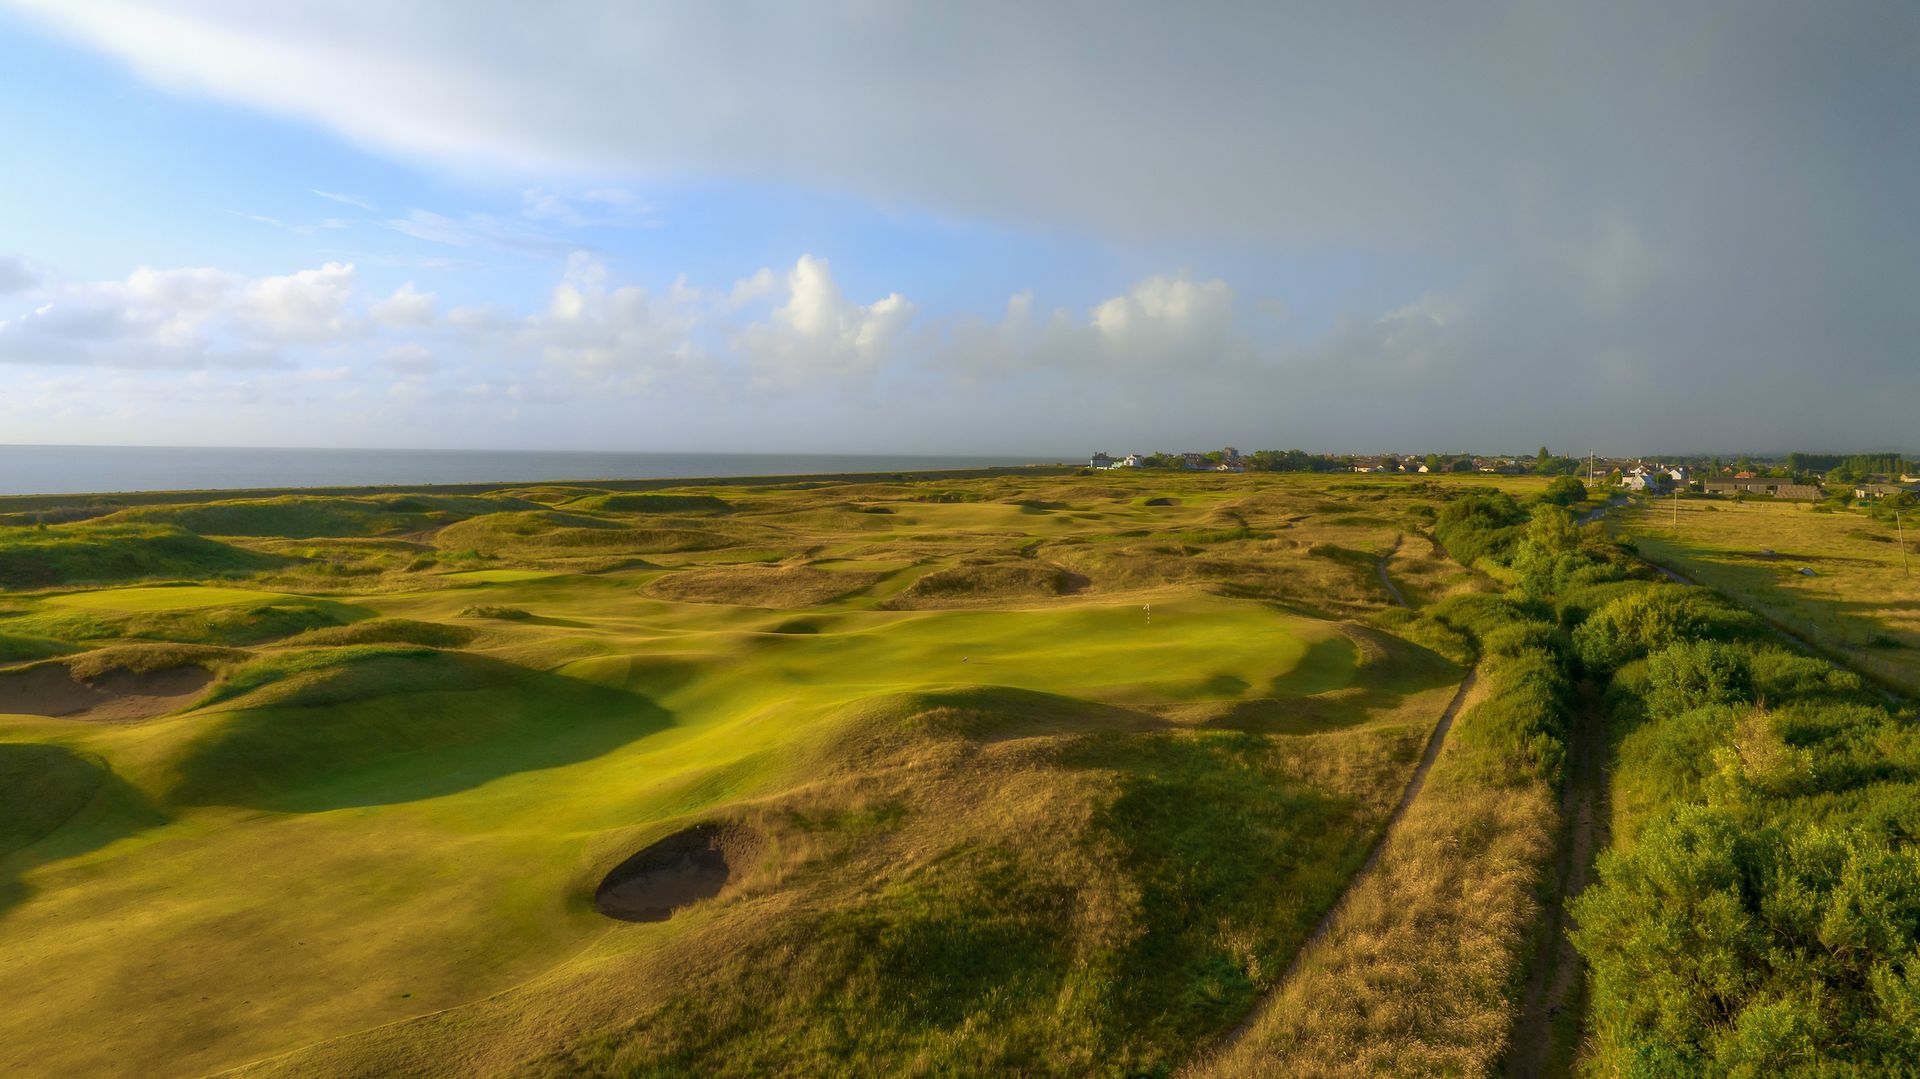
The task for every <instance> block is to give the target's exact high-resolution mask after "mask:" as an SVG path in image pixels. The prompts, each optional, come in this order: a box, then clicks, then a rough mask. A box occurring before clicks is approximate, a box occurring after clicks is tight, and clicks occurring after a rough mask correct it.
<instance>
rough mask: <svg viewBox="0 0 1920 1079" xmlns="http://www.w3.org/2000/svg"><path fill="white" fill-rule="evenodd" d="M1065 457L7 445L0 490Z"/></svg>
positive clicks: (769, 471) (416, 481)
mask: <svg viewBox="0 0 1920 1079" xmlns="http://www.w3.org/2000/svg"><path fill="white" fill-rule="evenodd" d="M1054 463H1058V457H1057V456H1055V457H1049V456H1047V455H1044V454H1035V455H1032V456H966V455H946V454H911V453H895V454H832V453H625V452H595V451H576V450H383V449H289V448H278V447H245V446H221V447H201V446H37V445H14V446H6V445H0V495H69V494H72V495H78V494H131V493H134V492H141V491H223V490H253V489H260V488H299V487H412V486H432V485H438V484H468V483H504V484H511V483H553V482H560V481H579V482H591V481H594V480H650V479H687V480H701V479H723V478H729V477H739V476H793V475H815V474H829V473H832V474H837V473H863V472H930V471H940V470H944V469H963V468H992V467H1011V466H1019V465H1032V464H1054Z"/></svg>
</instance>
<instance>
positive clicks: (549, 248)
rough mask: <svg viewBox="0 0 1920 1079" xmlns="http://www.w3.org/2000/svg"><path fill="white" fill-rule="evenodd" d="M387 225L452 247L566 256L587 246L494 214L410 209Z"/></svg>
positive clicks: (401, 231) (404, 232)
mask: <svg viewBox="0 0 1920 1079" xmlns="http://www.w3.org/2000/svg"><path fill="white" fill-rule="evenodd" d="M386 226H387V227H388V228H390V229H392V230H394V231H395V232H398V233H400V234H401V235H403V236H411V237H413V238H414V239H416V240H425V241H427V242H428V243H437V244H446V245H447V246H449V247H481V248H493V249H495V250H501V251H517V252H521V253H523V254H529V255H546V256H556V255H557V256H564V255H569V254H571V253H573V252H575V251H579V250H581V249H582V248H583V246H584V245H582V244H580V243H578V242H576V241H573V240H568V239H564V238H562V237H558V236H553V235H551V234H548V233H546V232H541V231H537V230H534V229H530V228H527V227H525V226H523V225H521V224H519V223H518V222H515V221H511V220H506V219H502V218H499V217H495V216H493V215H492V214H468V215H466V216H465V217H461V218H452V217H447V216H445V215H443V214H437V213H434V212H433V211H431V210H419V209H415V210H409V211H407V216H405V217H402V218H395V219H394V220H391V221H388V222H386Z"/></svg>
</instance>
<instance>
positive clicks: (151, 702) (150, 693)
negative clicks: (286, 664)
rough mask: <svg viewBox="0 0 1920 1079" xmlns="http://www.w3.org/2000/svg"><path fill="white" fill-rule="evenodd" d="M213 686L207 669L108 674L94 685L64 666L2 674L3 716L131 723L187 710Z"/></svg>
mask: <svg viewBox="0 0 1920 1079" xmlns="http://www.w3.org/2000/svg"><path fill="white" fill-rule="evenodd" d="M212 681H213V675H211V674H210V673H208V672H207V671H206V670H205V669H204V668H201V667H169V668H166V669H164V670H157V671H143V672H139V673H135V672H132V671H125V670H116V671H108V672H107V673H105V674H103V675H100V676H99V677H98V678H94V679H92V680H90V681H82V680H81V679H78V678H75V677H74V676H73V672H72V671H70V670H68V669H67V666H66V664H64V663H46V664H41V665H39V666H35V667H29V668H27V669H25V670H17V671H8V672H5V673H4V674H0V715H33V716H59V717H63V718H68V719H91V720H97V721H105V722H126V721H128V720H135V719H151V718H153V717H154V716H163V715H166V714H167V713H168V712H172V711H176V710H178V709H181V708H184V707H186V706H187V705H188V704H189V703H191V702H192V701H193V700H194V699H195V698H196V697H198V696H199V695H200V693H201V692H202V691H203V690H205V689H206V688H207V684H208V683H210V682H212Z"/></svg>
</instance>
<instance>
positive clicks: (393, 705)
mask: <svg viewBox="0 0 1920 1079" xmlns="http://www.w3.org/2000/svg"><path fill="white" fill-rule="evenodd" d="M243 694H244V695H248V696H247V700H246V703H247V705H248V706H247V707H245V708H241V709H238V710H235V711H230V712H225V713H221V714H220V715H219V716H218V717H217V719H216V720H215V721H214V722H213V724H212V726H211V727H210V729H208V730H206V731H204V732H202V733H201V735H200V736H199V737H198V738H196V739H195V740H193V741H192V742H190V743H188V744H186V745H185V746H183V747H181V748H180V750H179V751H178V752H177V753H176V755H175V756H173V757H172V759H170V760H169V761H167V762H166V763H165V765H164V767H163V773H164V774H165V775H166V777H167V784H166V794H167V797H168V798H169V799H170V800H172V801H174V802H176V803H180V804H187V805H209V804H212V805H233V804H239V805H260V806H266V807H272V808H282V809H294V810H315V809H321V808H327V807H333V806H340V805H369V804H379V803H386V802H396V801H412V800H416V799H419V798H426V797H433V796H435V795H439V794H445V793H448V792H451V791H458V790H463V789H466V788H467V787H470V786H473V785H475V784H478V783H482V782H485V781H486V780H488V779H491V778H494V777H497V776H501V775H508V774H511V773H515V772H520V771H525V770H529V769H535V768H541V767H551V766H554V765H557V764H560V763H564V762H569V761H574V760H579V759H583V758H585V757H590V756H595V755H598V754H599V753H603V752H605V751H607V750H608V749H611V748H613V747H614V746H617V745H619V744H621V743H623V742H626V741H629V740H631V739H633V738H637V737H640V736H641V735H644V734H646V733H649V732H651V731H653V730H656V729H658V728H659V726H660V725H661V724H662V723H663V722H664V720H665V715H664V713H662V712H661V710H660V709H659V708H658V707H656V706H655V705H653V704H652V703H651V702H650V701H648V700H647V699H645V698H643V697H640V696H637V695H635V694H631V693H626V692H623V691H620V690H615V689H609V688H607V687H604V686H597V685H593V684H590V683H586V682H581V681H578V680H575V679H571V678H564V677H560V676H558V675H553V674H547V673H543V672H539V671H532V670H528V669H526V668H524V667H518V666H515V665H513V664H509V663H503V662H501V661H499V660H493V659H487V658H484V657H480V656H473V655H464V654H460V653H452V652H440V651H436V650H432V649H424V648H415V649H408V648H402V647H397V646H373V645H360V646H354V647H348V648H338V649H328V650H323V651H316V652H305V653H296V654H291V655H282V656H274V657H271V658H269V659H265V660H261V661H258V662H256V663H255V664H252V665H250V666H248V667H245V668H242V669H241V670H240V671H238V672H236V673H235V674H234V676H233V677H232V678H230V679H229V680H228V681H227V682H226V683H224V684H223V685H222V686H221V687H220V692H219V696H220V697H221V698H232V697H236V696H241V695H243Z"/></svg>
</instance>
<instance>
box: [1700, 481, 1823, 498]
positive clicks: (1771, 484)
mask: <svg viewBox="0 0 1920 1079" xmlns="http://www.w3.org/2000/svg"><path fill="white" fill-rule="evenodd" d="M1705 486H1706V492H1707V493H1708V494H1710V495H1738V494H1748V495H1766V496H1768V497H1770V498H1788V499H1797V500H1801V501H1808V502H1812V501H1818V500H1819V499H1820V498H1821V497H1823V496H1822V493H1821V491H1820V488H1819V487H1818V486H1816V485H1814V484H1811V483H1795V482H1793V481H1792V480H1775V479H1762V478H1760V477H1757V476H1746V477H1736V478H1734V479H1731V480H1708V481H1707V482H1706V485H1705Z"/></svg>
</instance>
